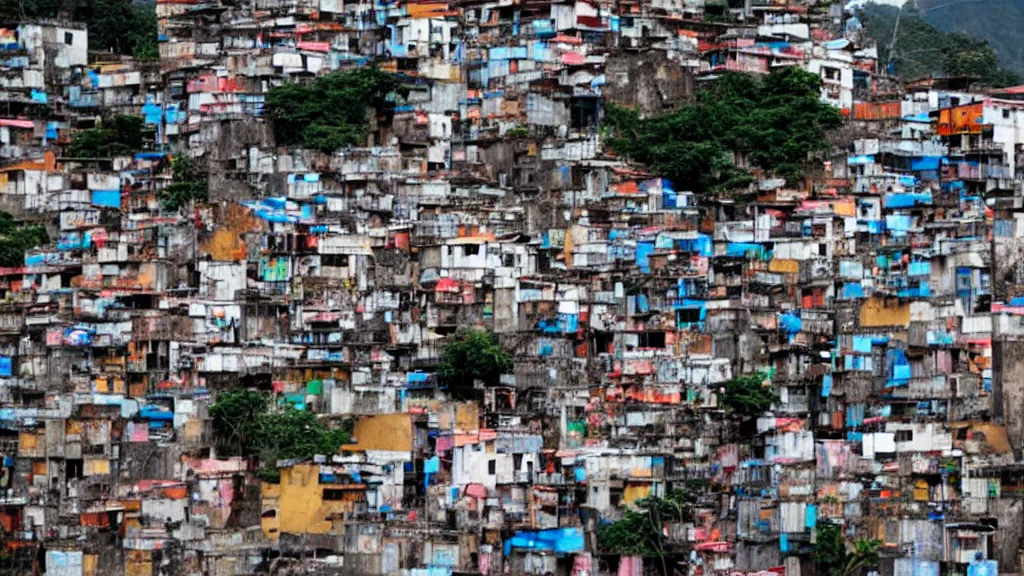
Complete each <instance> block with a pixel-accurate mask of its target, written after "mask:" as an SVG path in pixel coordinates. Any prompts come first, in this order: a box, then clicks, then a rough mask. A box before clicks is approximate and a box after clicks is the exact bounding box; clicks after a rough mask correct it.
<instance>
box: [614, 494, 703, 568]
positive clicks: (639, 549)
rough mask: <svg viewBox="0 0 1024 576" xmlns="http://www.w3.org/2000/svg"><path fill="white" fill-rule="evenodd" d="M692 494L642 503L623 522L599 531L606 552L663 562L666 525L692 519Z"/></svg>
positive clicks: (617, 522)
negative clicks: (661, 559) (661, 560)
mask: <svg viewBox="0 0 1024 576" xmlns="http://www.w3.org/2000/svg"><path fill="white" fill-rule="evenodd" d="M695 496H696V495H695V493H694V492H693V491H692V490H688V489H683V490H673V491H672V492H671V493H669V494H668V496H666V497H665V498H659V497H657V496H652V497H649V498H644V499H642V500H638V501H637V502H636V503H635V504H636V507H635V508H633V509H627V510H626V511H625V513H624V514H623V516H622V518H621V519H620V520H618V521H616V522H613V523H611V524H605V525H604V526H601V527H600V528H599V529H598V532H597V539H598V543H599V545H600V547H601V549H602V550H604V551H606V552H610V553H612V554H620V555H623V556H643V557H645V558H662V557H664V556H665V555H666V553H667V546H666V542H665V537H664V535H663V532H664V524H665V523H666V522H685V521H688V520H691V519H692V503H693V500H694V498H695Z"/></svg>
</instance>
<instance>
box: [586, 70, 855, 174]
mask: <svg viewBox="0 0 1024 576" xmlns="http://www.w3.org/2000/svg"><path fill="white" fill-rule="evenodd" d="M820 91H821V79H820V78H818V77H817V76H815V75H813V74H810V73H808V72H805V71H804V70H801V69H799V68H795V67H786V68H781V69H777V70H774V71H772V72H771V73H770V74H768V75H766V76H764V77H763V78H760V79H758V78H755V77H753V76H749V75H744V74H735V73H726V74H724V75H723V76H722V77H721V78H719V79H718V81H717V83H716V85H715V87H714V89H712V90H708V91H706V92H702V93H701V94H699V95H698V97H697V101H696V102H695V103H693V104H692V105H687V106H681V107H679V108H676V109H675V110H673V111H671V112H667V113H665V114H661V115H659V116H656V117H653V118H641V117H640V114H639V112H638V111H636V110H633V109H628V108H622V107H619V106H614V105H612V106H609V107H608V108H607V109H606V114H605V123H604V127H605V129H606V132H607V134H608V135H609V139H608V144H609V146H610V147H611V148H612V149H613V150H614V151H615V152H616V153H618V154H620V155H623V156H627V157H629V158H632V159H634V160H637V161H639V162H643V163H645V164H647V165H649V166H650V168H651V169H652V170H653V171H654V172H656V173H658V174H659V175H664V176H665V177H666V178H668V179H669V180H671V181H672V182H673V183H674V184H675V186H676V188H677V189H680V190H692V191H695V192H707V191H716V190H728V189H731V188H737V187H742V186H746V185H747V184H749V183H750V182H751V181H752V178H751V177H750V175H749V174H747V173H746V171H744V170H741V169H739V168H738V167H736V166H735V165H734V164H733V163H732V161H731V160H730V159H729V156H728V152H738V153H742V154H746V155H747V158H748V159H749V161H750V162H751V163H752V164H753V165H754V166H757V167H759V168H762V169H764V170H766V171H768V172H770V173H774V174H776V175H778V176H781V177H785V178H786V179H787V180H794V179H797V178H799V177H800V175H801V172H802V169H803V166H804V165H805V164H806V163H807V161H808V158H809V156H810V155H812V154H814V153H818V152H822V151H825V150H827V149H828V148H829V143H828V140H827V139H826V132H827V131H828V130H830V129H833V128H837V127H839V126H840V125H841V124H842V115H841V114H840V113H839V111H838V110H836V109H835V108H834V107H832V106H831V105H829V104H826V103H824V102H822V101H821V100H820Z"/></svg>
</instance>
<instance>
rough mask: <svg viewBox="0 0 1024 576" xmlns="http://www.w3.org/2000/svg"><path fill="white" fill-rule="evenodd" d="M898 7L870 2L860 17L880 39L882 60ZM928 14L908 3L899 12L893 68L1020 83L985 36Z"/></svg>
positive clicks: (906, 74)
mask: <svg viewBox="0 0 1024 576" xmlns="http://www.w3.org/2000/svg"><path fill="white" fill-rule="evenodd" d="M897 14H899V10H898V9H897V8H896V7H894V6H889V5H879V4H868V5H866V6H864V7H863V8H862V9H861V11H860V13H859V17H860V19H861V21H862V23H863V24H864V29H865V31H866V32H867V34H868V35H869V36H870V37H872V38H874V39H875V41H877V42H878V51H879V61H880V62H881V63H882V65H883V66H884V65H885V63H887V62H889V56H890V54H889V47H890V45H892V35H893V30H894V29H895V26H896V17H897ZM926 15H927V14H922V13H920V12H917V11H916V10H915V9H914V8H913V7H912V6H907V7H906V8H905V9H904V10H903V13H902V15H900V16H899V24H900V26H899V31H898V33H897V36H896V43H895V44H894V45H892V47H893V49H892V62H893V67H894V70H893V71H894V72H895V73H896V74H898V75H900V76H902V77H903V78H906V79H915V78H922V77H926V76H970V77H973V78H976V79H978V81H980V82H982V83H984V84H987V85H991V86H1011V85H1014V84H1018V83H1020V81H1021V80H1020V76H1018V75H1017V74H1016V73H1015V72H1012V71H1010V70H1007V69H1004V68H1002V67H1001V66H1000V64H999V59H998V57H997V54H996V51H995V49H993V47H992V46H991V45H989V43H988V42H987V41H985V40H984V39H979V38H978V37H972V36H968V35H965V34H960V33H951V34H947V33H945V32H942V31H941V30H939V29H937V28H935V27H934V26H933V25H932V24H930V23H929V22H928V21H927V20H926V18H924V17H923V16H926Z"/></svg>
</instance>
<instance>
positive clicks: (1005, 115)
mask: <svg viewBox="0 0 1024 576" xmlns="http://www.w3.org/2000/svg"><path fill="white" fill-rule="evenodd" d="M1003 119H1004V120H1009V119H1010V109H1009V108H1006V109H1004V110H1003Z"/></svg>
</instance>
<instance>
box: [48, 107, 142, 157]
mask: <svg viewBox="0 0 1024 576" xmlns="http://www.w3.org/2000/svg"><path fill="white" fill-rule="evenodd" d="M108 122H109V124H110V125H109V126H108V125H107V124H108ZM144 126H145V123H144V121H143V119H142V117H141V116H126V115H118V116H115V117H114V118H113V119H111V120H109V121H105V122H103V123H102V124H100V125H99V126H96V127H95V128H89V129H87V130H82V131H81V132H78V133H77V134H75V136H74V138H73V139H72V140H71V144H70V145H69V146H68V151H67V154H68V156H70V157H72V158H110V157H111V156H123V155H125V154H133V153H135V152H138V151H139V150H141V149H142V145H143V138H142V129H143V127H144Z"/></svg>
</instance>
